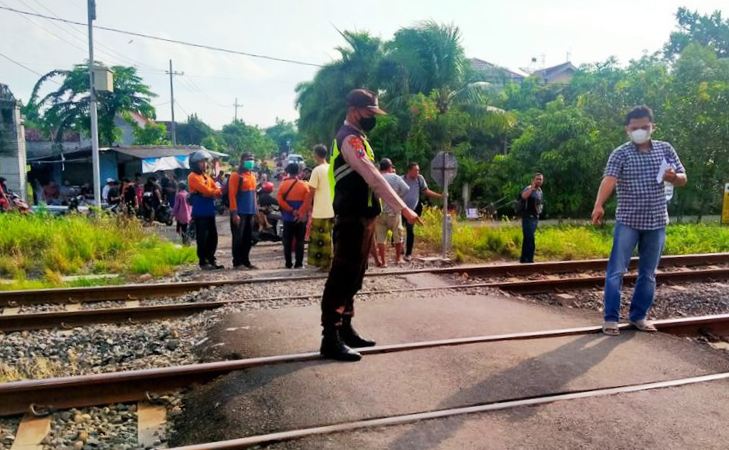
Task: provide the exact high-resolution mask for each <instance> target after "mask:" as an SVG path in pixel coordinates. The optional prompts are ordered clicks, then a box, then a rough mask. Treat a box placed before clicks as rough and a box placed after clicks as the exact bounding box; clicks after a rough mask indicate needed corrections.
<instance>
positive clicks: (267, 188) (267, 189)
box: [262, 181, 273, 194]
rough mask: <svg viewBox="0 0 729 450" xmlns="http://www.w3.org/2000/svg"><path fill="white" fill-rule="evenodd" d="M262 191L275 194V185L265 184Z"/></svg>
mask: <svg viewBox="0 0 729 450" xmlns="http://www.w3.org/2000/svg"><path fill="white" fill-rule="evenodd" d="M262 189H263V192H267V193H269V194H270V193H271V192H273V183H271V182H270V181H266V182H265V183H263V186H262Z"/></svg>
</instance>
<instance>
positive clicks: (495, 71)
mask: <svg viewBox="0 0 729 450" xmlns="http://www.w3.org/2000/svg"><path fill="white" fill-rule="evenodd" d="M468 61H469V62H470V63H471V67H472V68H473V70H475V71H476V72H478V73H479V74H481V75H482V76H483V81H488V82H489V83H492V84H499V85H505V84H509V83H521V82H522V81H523V80H524V78H526V77H528V76H529V74H527V73H524V72H521V71H514V70H511V69H507V68H506V67H501V66H499V65H496V64H493V63H490V62H488V61H484V60H483V59H478V58H471V59H469V60H468Z"/></svg>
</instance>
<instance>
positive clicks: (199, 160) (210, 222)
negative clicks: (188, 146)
mask: <svg viewBox="0 0 729 450" xmlns="http://www.w3.org/2000/svg"><path fill="white" fill-rule="evenodd" d="M212 159H213V157H212V156H211V155H210V153H208V152H206V151H205V150H198V151H196V152H195V153H193V154H192V155H190V169H191V170H192V172H190V175H188V177H187V185H188V188H189V192H190V196H189V198H190V203H191V204H192V218H193V219H194V220H195V235H196V236H195V238H196V240H197V258H198V260H199V263H200V268H201V269H202V270H216V269H222V268H223V266H221V265H219V264H217V263H216V262H215V251H216V250H217V248H218V228H217V226H216V224H215V212H216V210H215V199H216V198H218V197H220V196H221V195H222V192H221V190H220V188H219V187H218V185H217V184H215V180H213V178H212V177H211V176H210V175H208V174H207V171H208V166H209V164H210V161H211V160H212Z"/></svg>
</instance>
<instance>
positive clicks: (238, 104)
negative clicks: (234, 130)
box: [233, 97, 243, 122]
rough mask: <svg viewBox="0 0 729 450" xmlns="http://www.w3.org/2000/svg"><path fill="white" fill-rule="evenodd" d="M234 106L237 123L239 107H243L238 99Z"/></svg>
mask: <svg viewBox="0 0 729 450" xmlns="http://www.w3.org/2000/svg"><path fill="white" fill-rule="evenodd" d="M233 106H235V121H236V122H237V121H238V107H239V106H243V105H241V104H240V103H238V97H236V98H235V103H233Z"/></svg>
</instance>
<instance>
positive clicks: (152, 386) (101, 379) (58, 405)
mask: <svg viewBox="0 0 729 450" xmlns="http://www.w3.org/2000/svg"><path fill="white" fill-rule="evenodd" d="M656 326H657V327H658V329H659V330H660V331H661V332H665V333H670V334H673V335H677V336H697V335H702V334H712V335H717V336H721V335H726V334H729V314H724V315H716V316H703V317H693V318H682V319H670V320H659V321H656ZM621 327H622V328H623V329H626V328H630V327H629V326H628V325H622V326H621ZM599 331H600V327H599V326H587V327H578V328H567V329H555V330H545V331H537V332H523V333H511V334H501V335H488V336H473V337H466V338H457V339H444V340H434V341H421V342H411V343H403V344H393V345H384V346H378V347H372V348H367V349H362V353H363V354H365V355H375V354H384V353H393V352H406V351H416V350H420V349H427V348H435V347H452V346H462V345H469V344H477V343H489V342H505V341H517V340H536V339H547V338H556V337H562V336H576V335H589V334H596V333H599ZM318 359H319V355H318V353H299V354H289V355H276V356H268V357H258V358H249V359H240V360H232V361H222V362H215V363H204V364H194V365H187V366H178V367H167V368H159V369H145V370H134V371H124V372H114V373H106V374H97V375H84V376H75V377H62V378H50V379H41V380H27V381H17V382H10V383H4V384H0V416H9V415H16V414H22V413H27V412H29V411H33V412H34V413H36V414H39V415H43V414H47V413H51V412H54V411H56V410H64V409H68V408H78V407H84V406H92V405H105V404H112V403H120V402H132V401H142V402H143V401H145V400H147V399H150V398H154V397H155V396H156V395H160V394H164V393H167V392H172V391H176V390H179V389H182V388H185V387H188V386H190V385H192V384H195V383H204V382H207V381H210V380H212V379H214V378H216V377H218V376H221V375H225V374H227V373H230V372H233V371H237V370H242V369H248V368H253V367H261V366H269V365H274V364H291V363H302V362H307V361H315V360H318ZM726 379H729V373H715V374H709V375H702V376H698V377H691V378H681V379H672V380H662V381H658V382H650V383H641V384H631V385H617V386H611V387H607V388H605V387H603V388H600V389H586V390H575V391H560V392H546V393H544V394H543V395H538V396H532V397H525V398H505V399H502V400H499V401H497V402H490V403H482V404H475V405H466V406H463V407H456V408H450V409H441V410H433V411H422V412H418V413H415V414H406V415H396V416H392V417H384V418H377V419H367V420H361V421H353V422H343V423H336V424H331V425H325V426H318V427H312V428H304V429H299V430H288V431H283V432H276V433H270V434H264V435H259V436H249V437H244V438H241V439H235V440H231V441H223V442H218V443H207V444H201V445H196V446H189V447H183V448H185V449H188V450H189V449H202V448H206V449H213V448H218V449H233V448H247V447H250V446H254V445H261V444H266V443H271V442H277V441H282V440H292V439H297V438H301V437H305V436H311V435H315V434H327V433H334V432H342V431H351V430H356V429H362V428H369V427H374V426H389V425H397V424H404V423H410V422H415V421H419V420H426V419H435V418H443V417H450V416H457V415H463V414H472V413H478V412H485V411H495V410H500V409H506V408H514V407H519V406H527V405H539V404H545V403H549V402H554V401H564V400H573V399H579V398H587V397H598V396H605V395H613V394H620V393H629V392H638V391H643V390H651V389H660V388H668V387H677V386H685V385H690V384H696V383H705V382H712V381H719V380H726Z"/></svg>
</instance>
